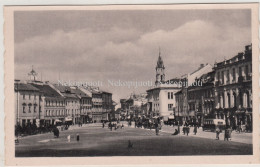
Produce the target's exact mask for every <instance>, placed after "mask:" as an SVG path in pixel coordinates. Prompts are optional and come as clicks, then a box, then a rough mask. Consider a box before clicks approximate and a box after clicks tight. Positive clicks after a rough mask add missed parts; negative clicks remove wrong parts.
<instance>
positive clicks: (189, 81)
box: [175, 64, 212, 122]
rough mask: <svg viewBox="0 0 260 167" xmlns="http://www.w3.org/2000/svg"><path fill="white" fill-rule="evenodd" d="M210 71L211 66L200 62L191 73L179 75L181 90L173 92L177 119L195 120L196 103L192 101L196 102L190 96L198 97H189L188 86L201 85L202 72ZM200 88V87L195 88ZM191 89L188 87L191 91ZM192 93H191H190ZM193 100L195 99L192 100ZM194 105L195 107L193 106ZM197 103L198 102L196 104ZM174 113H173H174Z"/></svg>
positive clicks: (183, 120)
mask: <svg viewBox="0 0 260 167" xmlns="http://www.w3.org/2000/svg"><path fill="white" fill-rule="evenodd" d="M211 71H212V66H211V65H209V64H201V65H200V66H199V68H197V69H196V70H195V71H193V72H192V73H188V74H185V75H183V76H182V77H181V83H182V84H181V90H180V91H178V92H177V93H176V94H175V97H176V113H177V114H178V115H179V117H180V118H179V120H180V121H182V122H185V121H186V122H194V121H195V120H196V112H195V110H196V105H195V104H192V103H198V102H196V100H195V99H192V98H199V97H200V96H199V95H196V96H197V97H192V98H191V97H189V95H188V94H189V90H188V89H189V87H190V86H191V87H192V86H193V87H194V88H196V87H197V86H198V87H202V86H200V85H201V84H202V82H201V80H199V78H201V77H202V76H203V75H204V74H207V73H209V72H211ZM196 89H200V88H196ZM191 90H192V89H190V91H191ZM190 94H192V93H190ZM194 100H195V101H194ZM189 103H190V105H189ZM194 105H195V108H194ZM197 105H199V104H197ZM176 113H175V114H176Z"/></svg>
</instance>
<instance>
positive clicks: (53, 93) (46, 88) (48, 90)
mask: <svg viewBox="0 0 260 167" xmlns="http://www.w3.org/2000/svg"><path fill="white" fill-rule="evenodd" d="M32 85H33V86H34V87H36V88H38V89H39V90H40V91H41V92H42V93H43V94H44V96H50V97H61V95H60V94H59V93H58V92H57V91H56V90H54V89H53V88H52V87H50V86H49V85H37V84H32Z"/></svg>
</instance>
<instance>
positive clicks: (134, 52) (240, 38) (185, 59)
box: [15, 20, 251, 97]
mask: <svg viewBox="0 0 260 167" xmlns="http://www.w3.org/2000/svg"><path fill="white" fill-rule="evenodd" d="M250 34H251V32H250V29H249V28H248V27H238V26H234V25H225V26H219V25H216V24H214V23H213V22H210V21H203V20H193V21H189V22H186V23H185V24H183V25H181V26H179V27H178V28H175V29H171V30H163V29H157V30H155V31H150V32H144V31H139V30H138V29H136V28H131V27H129V28H127V29H125V28H120V27H116V26H113V27H111V28H110V29H107V30H106V31H94V30H92V29H80V30H75V31H68V32H65V31H63V30H56V31H54V32H53V33H51V34H48V35H42V36H35V37H32V38H29V39H26V40H24V41H23V42H20V43H15V66H16V68H15V75H16V78H23V77H24V76H27V73H28V71H26V70H27V69H28V68H25V67H24V66H28V67H31V65H34V66H35V67H36V68H37V69H38V72H43V73H44V75H45V77H46V78H48V79H47V80H53V81H55V80H57V76H58V75H57V73H58V72H60V73H61V76H62V77H64V79H73V80H104V81H105V80H107V79H112V80H113V79H121V80H134V79H137V80H150V79H151V78H155V65H156V61H157V58H158V48H159V47H161V52H162V57H163V60H164V64H165V66H166V77H167V78H168V79H170V78H173V77H178V76H180V75H181V74H184V73H187V72H192V71H193V70H195V69H196V68H197V67H198V66H199V64H201V63H211V64H212V63H214V61H221V60H223V59H224V57H226V58H229V57H232V56H235V54H236V53H237V52H241V51H243V49H244V46H245V45H247V44H250V43H251V36H250ZM122 90H123V89H122ZM143 91H145V90H143ZM117 92H120V91H118V90H117ZM121 92H122V91H121ZM117 96H118V97H119V95H117Z"/></svg>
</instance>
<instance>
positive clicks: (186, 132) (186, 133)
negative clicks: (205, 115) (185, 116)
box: [182, 122, 198, 136]
mask: <svg viewBox="0 0 260 167" xmlns="http://www.w3.org/2000/svg"><path fill="white" fill-rule="evenodd" d="M182 132H183V134H184V135H187V136H188V135H189V133H190V125H189V124H188V123H187V122H185V123H184V126H183V128H182ZM197 132H198V126H197V125H194V128H193V133H194V135H196V134H197Z"/></svg>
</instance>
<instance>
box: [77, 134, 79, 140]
mask: <svg viewBox="0 0 260 167" xmlns="http://www.w3.org/2000/svg"><path fill="white" fill-rule="evenodd" d="M77 142H79V134H77Z"/></svg>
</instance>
